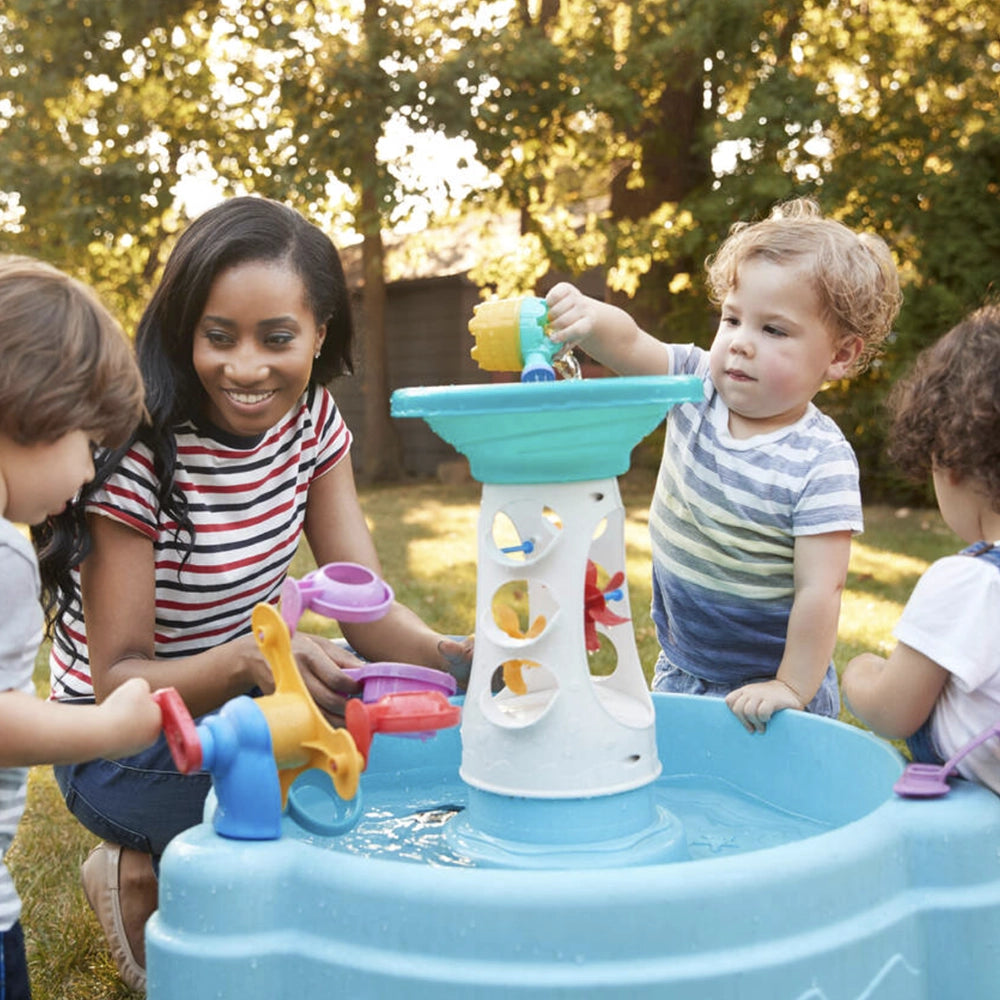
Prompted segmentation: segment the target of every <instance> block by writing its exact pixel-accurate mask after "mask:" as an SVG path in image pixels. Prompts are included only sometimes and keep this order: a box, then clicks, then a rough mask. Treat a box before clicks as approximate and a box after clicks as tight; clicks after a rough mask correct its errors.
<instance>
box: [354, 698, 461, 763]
mask: <svg viewBox="0 0 1000 1000" xmlns="http://www.w3.org/2000/svg"><path fill="white" fill-rule="evenodd" d="M461 718H462V710H461V709H460V708H459V707H458V705H452V704H451V702H450V701H448V699H447V698H446V697H445V696H444V695H443V694H441V692H440V691H399V692H397V693H396V694H387V695H384V696H383V697H381V698H380V699H379V700H378V701H375V702H371V703H370V704H366V703H365V702H363V701H361V700H360V699H358V698H352V699H351V700H350V701H348V703H347V710H346V722H347V731H348V732H349V733H350V734H351V736H353V737H354V742H355V743H356V744H357V747H358V750H359V751H360V752H361V754H362V756H363V757H364V759H365V761H366V762H367V760H368V750H369V748H370V747H371V742H372V737H373V736H374V735H375V733H379V732H381V733H424V732H428V731H429V730H434V729H447V728H449V727H450V726H457V725H458V723H459V721H460V720H461Z"/></svg>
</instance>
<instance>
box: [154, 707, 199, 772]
mask: <svg viewBox="0 0 1000 1000" xmlns="http://www.w3.org/2000/svg"><path fill="white" fill-rule="evenodd" d="M153 700H154V701H155V702H156V703H157V704H158V705H159V706H160V713H161V715H162V716H163V735H164V736H165V737H166V740H167V746H168V747H170V756H171V757H173V759H174V763H175V764H176V765H177V770H178V771H180V772H181V774H190V773H191V772H192V771H197V770H199V769H200V768H201V764H202V749H201V740H200V739H199V738H198V730H197V728H196V727H195V724H194V720H193V719H192V718H191V713H190V712H189V711H188V710H187V705H185V704H184V699H183V698H181V696H180V695H179V694H178V693H177V689H176V688H172V687H166V688H160V689H159V690H158V691H154V692H153Z"/></svg>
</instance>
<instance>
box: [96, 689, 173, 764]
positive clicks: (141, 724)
mask: <svg viewBox="0 0 1000 1000" xmlns="http://www.w3.org/2000/svg"><path fill="white" fill-rule="evenodd" d="M97 707H98V710H99V711H100V712H101V714H102V715H103V716H104V717H105V718H106V719H107V725H106V733H107V739H108V744H107V746H106V747H105V750H104V753H103V756H104V757H108V758H110V759H112V760H114V759H116V758H118V757H128V756H130V755H132V754H134V753H138V752H139V751H140V750H144V749H145V748H146V747H148V746H150V745H152V744H153V743H155V742H156V738H157V737H158V736H159V735H160V730H161V728H162V726H163V722H162V717H161V715H160V706H159V705H158V704H157V703H156V702H155V701H154V700H153V696H152V694H150V691H149V682H148V681H146V680H145V679H144V678H142V677H131V678H129V679H128V680H127V681H125V683H124V684H121V685H119V686H118V687H116V688H115V689H114V691H112V692H111V694H109V695H108V696H107V698H105V699H104V701H102V702H101V704H100V705H98V706H97Z"/></svg>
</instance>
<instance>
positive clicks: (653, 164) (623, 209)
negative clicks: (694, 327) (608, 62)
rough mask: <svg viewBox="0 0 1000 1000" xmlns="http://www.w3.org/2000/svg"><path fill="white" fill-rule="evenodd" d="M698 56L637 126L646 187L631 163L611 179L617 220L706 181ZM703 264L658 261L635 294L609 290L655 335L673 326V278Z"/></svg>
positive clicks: (674, 199) (611, 298)
mask: <svg viewBox="0 0 1000 1000" xmlns="http://www.w3.org/2000/svg"><path fill="white" fill-rule="evenodd" d="M700 59H701V57H700V56H697V55H696V54H694V53H691V54H690V57H689V59H688V60H684V64H682V63H681V61H680V60H678V62H677V65H676V66H675V69H676V72H675V74H674V79H675V80H676V81H678V82H677V84H676V85H675V86H674V87H666V88H664V91H663V93H662V95H661V96H660V99H659V101H658V102H657V104H656V105H655V108H654V109H652V110H654V111H655V114H647V116H646V117H645V118H644V119H643V121H642V122H641V124H640V125H639V132H638V135H637V138H638V140H639V143H640V146H641V148H642V168H641V169H642V185H641V186H639V187H630V186H629V173H630V172H631V166H627V167H625V168H624V169H622V170H621V171H619V173H618V174H617V175H616V176H615V177H614V178H613V180H612V182H611V205H610V208H611V216H612V218H613V219H615V220H619V219H628V220H638V219H642V218H645V217H646V216H648V215H649V214H650V213H651V212H654V211H655V210H656V209H657V208H659V207H660V206H661V205H662V204H664V202H675V203H676V202H679V201H681V200H682V199H683V198H685V197H686V196H687V195H689V194H691V192H692V191H694V190H696V189H697V188H698V187H700V186H701V185H703V184H704V183H705V182H706V181H707V179H708V176H709V171H710V163H709V162H708V160H707V158H706V157H705V156H704V155H703V154H702V153H700V152H699V147H698V139H699V131H700V129H701V125H702V121H703V118H704V115H705V110H704V105H703V96H702V73H701V72H700V70H699V69H698V67H699V66H700ZM700 267H701V262H700V261H698V262H694V261H685V260H675V261H672V262H671V263H670V265H669V266H668V265H667V264H665V263H663V262H658V261H654V262H653V264H652V266H651V267H650V270H649V272H648V273H647V274H646V275H644V276H643V279H642V282H641V284H640V286H639V290H638V292H637V293H636V294H635V296H634V297H633V298H628V297H627V296H625V295H623V294H622V293H616V292H613V291H611V290H609V291H608V299H609V301H613V302H615V304H616V305H620V306H621V307H622V308H624V309H626V310H627V311H628V312H629V313H631V315H632V316H634V317H635V319H636V321H637V322H638V323H639V325H640V326H641V327H643V329H646V330H649V331H650V332H651V333H653V332H656V331H658V330H660V331H663V330H666V329H669V321H668V319H667V317H668V314H669V311H670V299H671V296H670V292H669V286H670V280H671V278H672V277H673V276H674V275H675V274H677V273H680V272H685V271H691V270H692V269H694V270H697V269H699V268H700Z"/></svg>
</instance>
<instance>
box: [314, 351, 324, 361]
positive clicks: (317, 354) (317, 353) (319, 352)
mask: <svg viewBox="0 0 1000 1000" xmlns="http://www.w3.org/2000/svg"><path fill="white" fill-rule="evenodd" d="M321 353H322V352H321V351H317V352H316V353H315V354H314V355H313V358H317V359H318V358H319V356H320V354H321Z"/></svg>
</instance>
